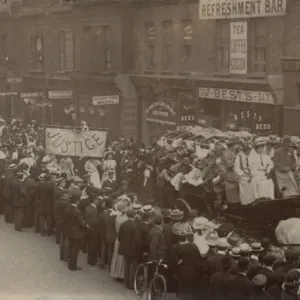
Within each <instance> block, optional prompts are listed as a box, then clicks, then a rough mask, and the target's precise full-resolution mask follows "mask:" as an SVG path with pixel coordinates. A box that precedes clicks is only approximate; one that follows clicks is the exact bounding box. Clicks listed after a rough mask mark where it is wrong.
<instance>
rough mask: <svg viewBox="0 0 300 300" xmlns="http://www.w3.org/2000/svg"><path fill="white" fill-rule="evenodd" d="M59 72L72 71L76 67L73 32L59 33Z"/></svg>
mask: <svg viewBox="0 0 300 300" xmlns="http://www.w3.org/2000/svg"><path fill="white" fill-rule="evenodd" d="M58 34H59V71H72V70H73V66H74V40H73V33H72V32H71V31H60V32H59V33H58Z"/></svg>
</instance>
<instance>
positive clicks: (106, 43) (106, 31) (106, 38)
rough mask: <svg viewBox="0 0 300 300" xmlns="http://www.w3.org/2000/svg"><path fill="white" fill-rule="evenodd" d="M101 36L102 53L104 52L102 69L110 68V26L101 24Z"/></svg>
mask: <svg viewBox="0 0 300 300" xmlns="http://www.w3.org/2000/svg"><path fill="white" fill-rule="evenodd" d="M101 31H102V38H103V49H104V51H103V53H104V71H108V70H110V69H111V67H112V65H111V63H112V57H111V56H112V55H111V45H110V39H111V27H110V26H108V25H104V26H101Z"/></svg>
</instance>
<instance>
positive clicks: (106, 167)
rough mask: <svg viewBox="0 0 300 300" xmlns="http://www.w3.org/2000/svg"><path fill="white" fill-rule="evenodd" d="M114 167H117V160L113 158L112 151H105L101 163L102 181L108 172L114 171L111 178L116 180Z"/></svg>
mask: <svg viewBox="0 0 300 300" xmlns="http://www.w3.org/2000/svg"><path fill="white" fill-rule="evenodd" d="M116 168H117V162H116V161H115V160H114V157H113V152H112V151H109V152H108V153H106V155H105V159H104V162H103V165H102V170H103V175H102V183H103V182H104V181H105V180H106V179H107V178H108V172H114V177H113V180H116Z"/></svg>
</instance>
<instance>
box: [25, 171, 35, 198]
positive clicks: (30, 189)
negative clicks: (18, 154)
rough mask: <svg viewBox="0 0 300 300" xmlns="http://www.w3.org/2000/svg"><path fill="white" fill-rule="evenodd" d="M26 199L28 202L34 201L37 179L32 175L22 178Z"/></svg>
mask: <svg viewBox="0 0 300 300" xmlns="http://www.w3.org/2000/svg"><path fill="white" fill-rule="evenodd" d="M24 185H25V192H26V200H27V201H28V202H34V201H35V199H36V185H37V181H36V180H35V179H34V178H32V177H30V176H29V177H27V178H26V179H25V180H24Z"/></svg>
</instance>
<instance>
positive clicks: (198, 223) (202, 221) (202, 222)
mask: <svg viewBox="0 0 300 300" xmlns="http://www.w3.org/2000/svg"><path fill="white" fill-rule="evenodd" d="M208 222H209V221H208V219H206V218H204V217H198V218H195V219H194V222H193V228H194V229H195V230H201V229H204V228H205V226H206V225H207V223H208Z"/></svg>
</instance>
